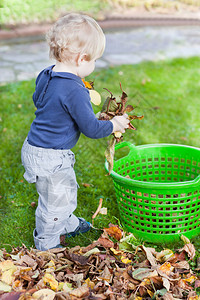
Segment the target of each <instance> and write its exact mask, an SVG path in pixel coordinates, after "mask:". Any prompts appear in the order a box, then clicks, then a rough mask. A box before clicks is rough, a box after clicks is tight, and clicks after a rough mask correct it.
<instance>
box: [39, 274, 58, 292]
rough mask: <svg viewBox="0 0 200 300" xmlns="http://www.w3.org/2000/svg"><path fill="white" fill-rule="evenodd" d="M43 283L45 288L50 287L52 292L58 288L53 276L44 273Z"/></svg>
mask: <svg viewBox="0 0 200 300" xmlns="http://www.w3.org/2000/svg"><path fill="white" fill-rule="evenodd" d="M43 282H44V284H46V285H47V286H50V288H51V289H52V290H56V289H57V288H58V281H57V280H56V279H55V278H54V277H53V275H51V274H49V273H46V274H45V275H44V277H43Z"/></svg>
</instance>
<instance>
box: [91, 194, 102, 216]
mask: <svg viewBox="0 0 200 300" xmlns="http://www.w3.org/2000/svg"><path fill="white" fill-rule="evenodd" d="M102 203H103V198H100V199H99V206H98V208H97V210H96V211H95V213H94V214H93V216H92V219H94V218H96V216H97V215H98V213H99V212H100V209H101V207H102Z"/></svg>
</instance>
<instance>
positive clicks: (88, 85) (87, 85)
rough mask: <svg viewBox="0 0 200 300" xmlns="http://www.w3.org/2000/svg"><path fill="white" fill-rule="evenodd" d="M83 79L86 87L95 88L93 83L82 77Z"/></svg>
mask: <svg viewBox="0 0 200 300" xmlns="http://www.w3.org/2000/svg"><path fill="white" fill-rule="evenodd" d="M82 81H83V83H84V85H85V87H86V89H92V88H93V86H92V84H91V83H90V82H89V81H85V80H84V79H82Z"/></svg>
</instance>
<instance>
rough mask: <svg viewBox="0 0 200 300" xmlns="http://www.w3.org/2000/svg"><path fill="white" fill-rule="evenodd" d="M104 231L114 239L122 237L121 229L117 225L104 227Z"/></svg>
mask: <svg viewBox="0 0 200 300" xmlns="http://www.w3.org/2000/svg"><path fill="white" fill-rule="evenodd" d="M104 231H106V233H107V234H108V235H110V236H111V237H113V238H115V239H116V240H118V241H120V240H121V238H122V231H121V229H119V227H117V226H111V227H109V228H104Z"/></svg>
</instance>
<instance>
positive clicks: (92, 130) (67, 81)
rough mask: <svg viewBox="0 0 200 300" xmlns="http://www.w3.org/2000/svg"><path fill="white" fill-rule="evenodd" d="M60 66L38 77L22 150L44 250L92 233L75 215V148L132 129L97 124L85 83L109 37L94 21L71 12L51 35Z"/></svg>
mask: <svg viewBox="0 0 200 300" xmlns="http://www.w3.org/2000/svg"><path fill="white" fill-rule="evenodd" d="M47 41H48V44H49V48H50V57H51V58H54V59H55V61H56V63H55V65H52V66H49V67H47V68H46V69H44V70H43V71H41V73H40V74H39V75H38V77H37V79H36V88H35V92H34V94H33V102H34V104H35V106H36V112H35V119H34V121H33V123H32V124H31V128H30V131H29V133H28V136H27V138H26V140H25V142H24V144H23V147H22V164H23V166H24V168H25V173H24V178H25V179H26V180H27V181H28V182H29V183H35V184H36V189H37V192H38V195H39V198H38V206H37V209H36V213H35V216H36V228H35V229H34V232H33V236H34V242H35V246H36V248H37V249H39V250H47V249H51V248H55V247H61V245H60V236H61V235H65V236H66V237H70V236H75V235H76V234H79V233H84V232H87V231H88V230H89V229H90V226H91V224H90V223H89V222H87V221H86V220H85V219H83V218H78V217H76V216H75V215H74V214H73V212H74V210H75V209H76V206H77V181H76V176H75V173H74V169H73V167H74V162H75V159H74V154H73V152H72V151H71V150H70V149H71V148H73V147H74V146H75V145H76V143H77V141H78V139H79V136H80V133H83V134H84V135H86V136H87V137H89V138H92V139H99V138H103V137H107V136H109V135H110V134H111V133H113V132H115V131H121V132H124V131H125V128H128V123H129V120H128V119H127V115H123V116H117V117H114V118H113V119H112V120H111V121H102V120H98V119H97V118H96V117H95V114H94V112H93V109H92V105H91V102H90V100H91V99H90V96H89V92H88V90H87V89H86V88H85V86H84V84H83V82H82V80H81V79H82V78H84V77H86V76H88V75H89V74H91V73H92V72H93V70H94V68H95V60H96V59H98V58H99V57H101V55H102V54H103V51H104V48H105V36H104V34H103V31H102V29H101V28H100V26H99V25H98V24H97V23H96V21H95V20H94V19H92V18H91V17H89V16H86V15H81V14H75V13H71V14H68V15H66V16H64V17H63V18H61V19H60V20H58V21H57V22H56V23H55V25H54V26H53V27H52V28H51V29H50V31H49V32H48V33H47Z"/></svg>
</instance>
